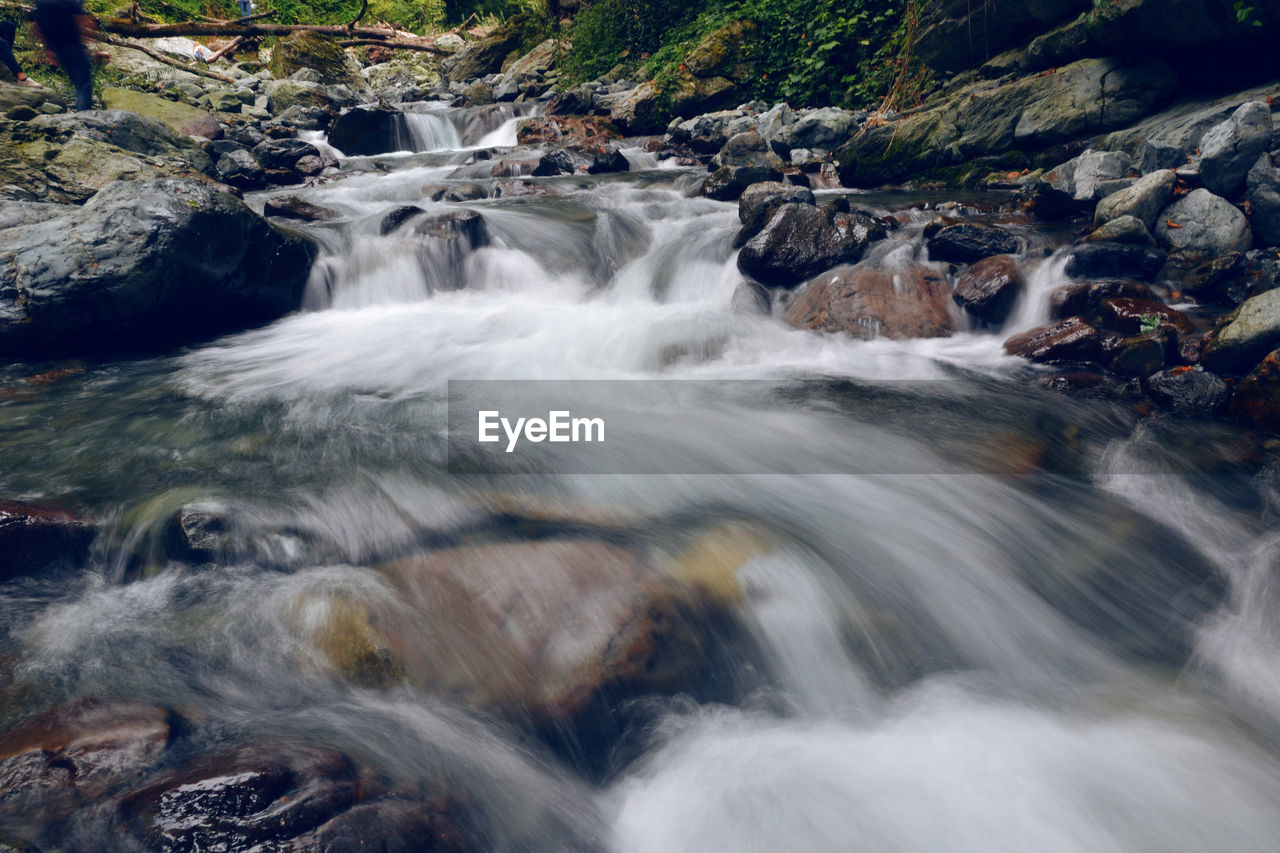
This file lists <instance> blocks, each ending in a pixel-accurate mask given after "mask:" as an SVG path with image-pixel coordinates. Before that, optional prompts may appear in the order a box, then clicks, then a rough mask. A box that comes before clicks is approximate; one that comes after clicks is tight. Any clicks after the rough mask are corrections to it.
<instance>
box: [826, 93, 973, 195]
mask: <svg viewBox="0 0 1280 853" xmlns="http://www.w3.org/2000/svg"><path fill="white" fill-rule="evenodd" d="M955 136H956V128H955V126H954V125H953V124H951V123H950V122H949V121H948V120H947V117H946V115H945V113H944V112H943V111H941V110H930V111H928V112H923V113H918V114H916V115H913V116H908V117H907V118H904V119H902V120H901V121H899V122H897V123H896V124H886V125H882V126H880V127H872V128H870V129H868V130H867V131H866V132H865V133H863V134H862V135H860V136H856V137H854V138H853V139H852V140H851V141H850V142H849V143H848V144H847V145H845V146H844V147H843V148H841V149H840V150H839V151H837V152H836V160H837V161H838V162H839V164H840V181H841V183H843V184H844V185H845V186H847V187H874V186H881V185H883V184H888V183H895V182H898V181H902V180H905V179H906V178H908V177H910V176H911V175H913V174H917V173H919V172H921V171H923V170H925V169H928V168H931V167H934V166H938V165H943V164H944V162H945V161H946V160H947V159H948V158H949V153H948V152H947V146H949V145H950V144H951V142H952V140H953V139H954V138H955Z"/></svg>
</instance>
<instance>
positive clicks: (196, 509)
mask: <svg viewBox="0 0 1280 853" xmlns="http://www.w3.org/2000/svg"><path fill="white" fill-rule="evenodd" d="M230 534H231V519H230V518H229V517H228V516H227V514H226V513H225V512H224V511H223V509H222V508H221V507H218V506H212V505H204V506H202V505H195V504H193V505H191V506H184V507H182V508H181V509H179V510H178V511H177V512H175V513H174V514H173V516H172V517H171V518H170V519H169V523H168V524H167V525H166V527H165V546H166V547H165V551H166V553H167V554H168V555H169V556H170V557H172V558H173V559H175V560H198V561H207V560H216V559H218V558H219V557H221V556H222V555H224V554H227V553H229V551H230Z"/></svg>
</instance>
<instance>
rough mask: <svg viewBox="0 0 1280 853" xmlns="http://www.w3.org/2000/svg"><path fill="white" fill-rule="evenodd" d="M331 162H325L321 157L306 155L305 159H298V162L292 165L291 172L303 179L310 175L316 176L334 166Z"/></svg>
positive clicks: (334, 163)
mask: <svg viewBox="0 0 1280 853" xmlns="http://www.w3.org/2000/svg"><path fill="white" fill-rule="evenodd" d="M336 165H337V163H336V162H335V161H333V160H326V159H325V158H323V157H320V156H317V155H313V154H308V155H306V156H305V157H299V158H298V162H296V163H294V164H293V170H294V171H295V172H297V173H298V174H299V175H301V176H302V177H304V178H309V177H311V176H312V175H318V174H320V173H321V172H323V171H324V170H325V169H327V168H329V167H330V166H336Z"/></svg>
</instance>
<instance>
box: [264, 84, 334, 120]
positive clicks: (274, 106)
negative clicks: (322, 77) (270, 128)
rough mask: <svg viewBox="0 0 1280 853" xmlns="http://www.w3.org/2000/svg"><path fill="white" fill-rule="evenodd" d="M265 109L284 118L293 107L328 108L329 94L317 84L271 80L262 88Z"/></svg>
mask: <svg viewBox="0 0 1280 853" xmlns="http://www.w3.org/2000/svg"><path fill="white" fill-rule="evenodd" d="M263 89H264V92H265V94H266V96H267V109H268V110H269V111H270V112H271V114H272V115H276V116H284V115H285V114H286V113H287V112H288V111H289V110H291V109H293V108H294V107H304V108H308V107H320V108H324V107H329V106H331V105H332V102H331V101H330V98H329V93H328V91H327V90H326V89H325V87H324V86H322V85H320V84H319V83H307V82H305V81H302V80H272V81H270V82H268V83H267V84H266V85H265V86H264V87H263Z"/></svg>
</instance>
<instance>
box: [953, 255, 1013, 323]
mask: <svg viewBox="0 0 1280 853" xmlns="http://www.w3.org/2000/svg"><path fill="white" fill-rule="evenodd" d="M1024 286H1025V282H1024V280H1023V278H1022V271H1021V270H1019V269H1018V262H1017V259H1015V258H1014V257H1013V256H1012V255H992V256H991V257H989V258H983V259H982V260H980V261H978V262H977V263H976V264H974V265H973V266H971V267H969V268H968V269H967V270H965V271H964V273H963V274H962V275H961V276H960V280H959V281H958V282H957V283H956V290H955V294H954V298H955V301H956V304H958V305H960V307H962V308H964V310H965V311H967V312H969V313H970V314H972V315H973V316H974V317H977V318H978V319H979V320H982V321H984V322H987V323H991V324H993V325H999V324H1000V323H1003V322H1004V321H1005V318H1007V317H1008V316H1009V312H1010V311H1011V310H1012V309H1013V305H1014V303H1015V302H1017V301H1018V294H1020V293H1021V292H1022V289H1023V287H1024Z"/></svg>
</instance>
